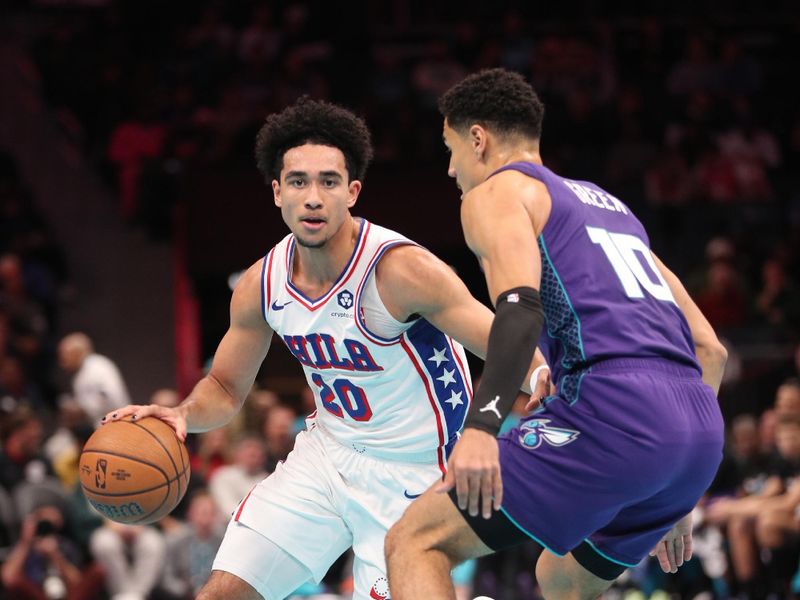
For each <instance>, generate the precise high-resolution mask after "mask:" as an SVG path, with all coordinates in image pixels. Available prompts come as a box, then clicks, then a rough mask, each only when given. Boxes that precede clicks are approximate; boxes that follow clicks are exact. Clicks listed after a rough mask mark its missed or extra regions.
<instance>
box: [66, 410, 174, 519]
mask: <svg viewBox="0 0 800 600" xmlns="http://www.w3.org/2000/svg"><path fill="white" fill-rule="evenodd" d="M79 473H80V482H81V488H82V489H83V493H84V495H85V496H86V498H87V499H88V500H89V503H90V504H91V505H92V506H93V507H94V509H95V510H96V511H97V512H99V513H100V514H101V515H103V516H104V517H107V518H109V519H111V520H112V521H116V522H118V523H127V524H140V525H141V524H146V523H154V522H155V521H158V520H159V519H161V518H162V517H163V516H165V515H167V514H169V513H170V511H172V509H173V508H175V506H176V505H177V504H178V502H180V501H181V498H183V496H184V494H185V493H186V486H187V484H188V483H189V474H190V470H189V454H188V452H187V451H186V446H184V445H183V443H182V442H181V441H180V440H178V438H177V437H176V435H175V431H174V430H173V429H172V427H170V426H169V425H167V424H166V423H164V422H163V421H161V420H159V419H156V418H154V417H145V418H144V419H141V420H140V421H131V420H130V418H126V419H122V420H119V421H112V422H111V423H109V424H108V425H104V426H102V427H100V429H98V430H97V431H95V432H94V433H93V434H92V436H91V437H90V438H89V440H88V441H87V442H86V445H85V446H84V448H83V452H82V453H81V460H80V465H79Z"/></svg>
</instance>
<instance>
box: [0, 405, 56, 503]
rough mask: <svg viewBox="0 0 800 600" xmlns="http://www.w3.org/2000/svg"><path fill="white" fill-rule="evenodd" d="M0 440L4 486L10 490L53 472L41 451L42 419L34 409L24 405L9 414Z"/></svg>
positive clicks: (1, 473) (0, 473) (0, 474)
mask: <svg viewBox="0 0 800 600" xmlns="http://www.w3.org/2000/svg"><path fill="white" fill-rule="evenodd" d="M0 439H1V440H2V445H3V451H2V452H0V485H2V486H3V487H4V488H5V489H6V490H8V491H12V490H13V489H14V488H15V487H16V486H17V485H19V484H21V483H24V482H29V483H39V482H41V481H42V480H44V479H45V477H47V476H48V475H52V473H53V468H52V466H51V465H50V463H49V462H48V460H47V459H46V458H45V457H44V456H43V455H42V454H41V445H42V440H43V439H44V429H43V427H42V422H41V420H40V419H39V417H38V416H37V415H36V414H35V413H34V412H33V411H32V410H31V409H30V408H28V407H25V406H21V407H19V408H17V409H16V410H15V411H14V412H13V413H12V414H11V415H10V416H8V417H6V419H5V421H4V423H3V430H2V431H0Z"/></svg>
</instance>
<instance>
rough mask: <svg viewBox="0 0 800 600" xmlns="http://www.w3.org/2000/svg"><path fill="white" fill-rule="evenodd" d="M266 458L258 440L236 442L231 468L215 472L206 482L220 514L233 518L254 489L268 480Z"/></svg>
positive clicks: (247, 439)
mask: <svg viewBox="0 0 800 600" xmlns="http://www.w3.org/2000/svg"><path fill="white" fill-rule="evenodd" d="M266 458H267V457H266V450H265V447H264V442H263V441H262V440H261V438H258V437H255V436H246V437H244V438H242V439H240V440H239V441H238V442H237V444H236V448H235V450H234V458H233V464H231V465H225V466H222V467H220V468H219V469H217V470H216V471H215V472H214V474H213V475H212V476H211V479H210V481H209V490H210V491H211V495H212V496H213V498H214V500H215V501H216V503H217V506H219V508H220V510H221V511H222V512H223V514H225V515H230V514H232V513H233V511H234V510H235V509H236V506H237V505H238V504H239V502H241V501H242V499H243V498H244V497H245V496H246V495H247V493H248V492H249V491H250V490H251V489H253V486H255V485H256V484H257V483H258V482H259V481H261V480H262V479H264V478H265V477H266V476H267V474H268V473H267V472H266V471H265V470H264V464H265V462H266Z"/></svg>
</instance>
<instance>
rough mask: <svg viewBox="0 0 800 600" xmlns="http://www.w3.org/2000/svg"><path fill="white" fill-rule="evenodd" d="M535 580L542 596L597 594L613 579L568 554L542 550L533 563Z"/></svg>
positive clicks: (574, 598) (558, 599)
mask: <svg viewBox="0 0 800 600" xmlns="http://www.w3.org/2000/svg"><path fill="white" fill-rule="evenodd" d="M536 581H537V582H538V583H539V587H540V589H541V592H542V596H543V597H544V598H545V600H582V599H586V600H589V599H591V598H597V597H598V596H599V595H600V594H602V593H603V592H605V591H606V590H607V589H608V588H609V587H610V586H611V584H612V583H613V581H609V580H606V579H601V578H600V577H598V576H597V575H594V574H593V573H591V572H589V571H587V570H586V569H585V568H583V567H582V566H581V565H580V564H579V563H578V561H577V560H575V558H573V556H572V554H565V555H564V556H556V555H555V554H553V553H552V552H548V551H545V552H542V554H541V556H540V557H539V560H538V561H537V563H536Z"/></svg>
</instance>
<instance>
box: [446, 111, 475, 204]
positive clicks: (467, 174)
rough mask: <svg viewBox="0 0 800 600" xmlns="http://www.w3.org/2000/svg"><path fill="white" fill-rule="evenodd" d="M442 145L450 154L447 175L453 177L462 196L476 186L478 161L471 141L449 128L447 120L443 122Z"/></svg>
mask: <svg viewBox="0 0 800 600" xmlns="http://www.w3.org/2000/svg"><path fill="white" fill-rule="evenodd" d="M442 138H443V139H444V145H445V146H446V147H447V152H448V153H449V154H450V164H449V165H448V166H447V174H448V175H449V176H450V177H454V178H455V180H456V185H457V186H458V189H460V190H461V193H462V195H463V194H466V193H467V192H469V191H470V190H471V189H472V188H474V187H475V186H476V185H478V184H479V183H481V182H480V180H478V169H479V167H480V160H479V157H478V155H476V153H475V149H474V148H473V146H472V143H471V140H470V139H469V137H468V135H462V134H460V133H458V131H456V130H455V129H453V128H452V127H450V125H448V123H447V119H445V120H444V132H443V134H442Z"/></svg>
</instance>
